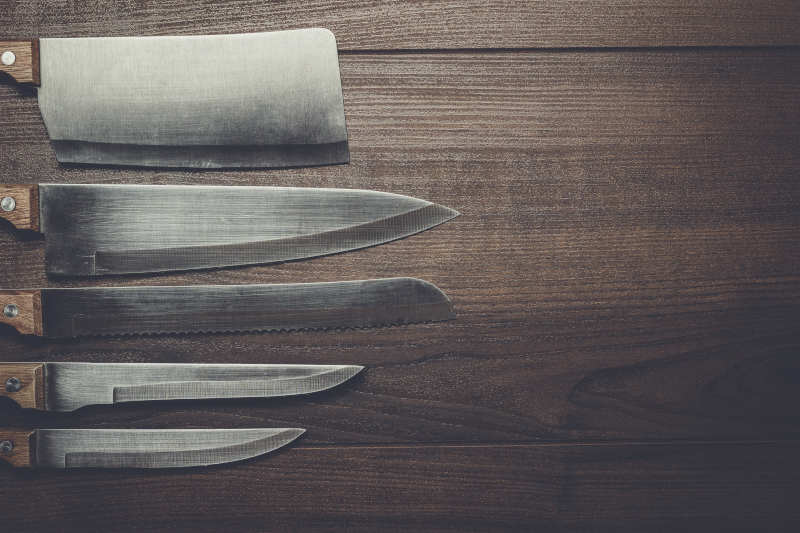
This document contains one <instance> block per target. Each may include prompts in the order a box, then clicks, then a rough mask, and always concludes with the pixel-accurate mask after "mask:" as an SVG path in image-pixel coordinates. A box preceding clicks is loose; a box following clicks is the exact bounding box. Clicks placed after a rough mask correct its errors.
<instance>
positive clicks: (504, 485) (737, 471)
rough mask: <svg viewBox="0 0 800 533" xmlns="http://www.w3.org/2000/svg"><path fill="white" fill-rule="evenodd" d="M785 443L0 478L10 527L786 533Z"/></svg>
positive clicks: (789, 513) (300, 456)
mask: <svg viewBox="0 0 800 533" xmlns="http://www.w3.org/2000/svg"><path fill="white" fill-rule="evenodd" d="M796 449H797V443H796V442H783V443H761V444H747V443H728V444H724V443H713V444H691V443H690V444H655V445H653V444H651V445H636V444H607V445H575V446H568V445H539V446H535V445H534V446H531V445H520V446H489V447H486V446H467V447H463V446H423V447H411V448H408V447H386V446H381V447H352V448H327V447H324V448H309V447H294V448H290V449H288V450H284V451H283V452H278V453H277V454H275V455H272V456H269V457H261V458H257V459H254V460H251V461H248V462H245V463H240V464H235V465H226V466H220V467H216V468H213V469H210V470H209V469H190V470H174V471H139V472H132V471H117V472H114V471H102V470H94V471H83V472H78V471H49V472H47V471H38V472H37V471H11V469H0V477H2V479H3V483H0V499H1V500H2V501H3V502H4V505H5V508H7V509H13V510H14V512H13V513H5V515H4V518H3V520H4V525H5V527H7V528H9V530H11V531H20V532H22V531H43V530H48V529H58V530H59V531H64V530H70V531H71V530H86V529H87V528H90V529H92V530H98V531H99V530H104V531H111V530H113V531H141V530H155V529H158V530H165V529H169V530H171V531H173V530H180V531H184V530H193V531H218V530H219V527H220V525H221V524H224V525H225V527H226V528H227V529H230V530H233V531H376V530H378V529H382V530H392V531H409V530H413V531H523V530H531V529H534V528H535V529H536V530H537V531H542V530H543V531H564V530H579V531H585V530H592V531H669V530H673V531H674V530H680V531H707V530H709V529H711V530H715V531H747V530H751V531H752V530H762V529H764V530H769V531H796V528H797V526H798V525H800V511H798V507H797V505H794V496H795V495H796V487H797V484H798V482H800V476H799V475H798V472H800V462H798V458H797V457H798V456H797V453H796Z"/></svg>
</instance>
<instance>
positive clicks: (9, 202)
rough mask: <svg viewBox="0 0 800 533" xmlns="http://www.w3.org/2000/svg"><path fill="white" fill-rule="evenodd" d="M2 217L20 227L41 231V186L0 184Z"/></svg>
mask: <svg viewBox="0 0 800 533" xmlns="http://www.w3.org/2000/svg"><path fill="white" fill-rule="evenodd" d="M0 218H4V219H6V220H8V221H9V222H11V223H12V224H14V226H16V227H17V228H19V229H29V230H33V231H39V186H38V185H0Z"/></svg>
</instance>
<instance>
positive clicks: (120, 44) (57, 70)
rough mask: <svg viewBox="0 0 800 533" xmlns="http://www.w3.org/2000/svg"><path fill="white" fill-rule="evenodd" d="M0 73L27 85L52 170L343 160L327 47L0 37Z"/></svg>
mask: <svg viewBox="0 0 800 533" xmlns="http://www.w3.org/2000/svg"><path fill="white" fill-rule="evenodd" d="M0 72H5V73H7V74H9V75H11V76H12V77H13V78H15V79H16V81H17V82H19V83H24V84H30V85H34V86H36V87H37V90H38V97H39V108H40V110H41V112H42V117H43V118H44V123H45V126H46V127H47V132H48V134H49V135H50V139H51V141H52V144H53V148H54V149H55V152H56V157H57V158H58V160H59V161H61V162H62V163H89V164H99V165H136V166H144V167H153V166H157V167H189V168H219V167H295V166H310V165H326V164H336V163H346V162H348V161H349V158H350V152H349V149H348V145H347V130H346V127H345V117H344V105H343V100H342V85H341V80H340V76H339V59H338V54H337V49H336V39H335V38H334V36H333V34H332V33H331V32H330V31H328V30H326V29H322V28H310V29H301V30H290V31H279V32H269V33H248V34H237V35H203V36H164V37H99V38H98V37H94V38H69V39H33V40H27V41H0Z"/></svg>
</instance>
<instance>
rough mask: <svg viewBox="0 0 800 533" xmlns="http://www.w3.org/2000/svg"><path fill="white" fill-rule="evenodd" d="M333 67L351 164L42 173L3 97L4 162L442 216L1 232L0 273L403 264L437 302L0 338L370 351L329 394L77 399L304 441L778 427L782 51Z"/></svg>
mask: <svg viewBox="0 0 800 533" xmlns="http://www.w3.org/2000/svg"><path fill="white" fill-rule="evenodd" d="M342 71H343V83H344V86H345V92H344V93H345V98H346V101H345V105H346V110H347V114H348V116H347V119H348V127H349V130H350V138H351V143H352V150H353V152H352V156H353V162H352V163H351V164H350V165H348V166H341V167H328V168H315V169H294V170H286V171H277V172H269V173H265V172H260V171H253V172H236V173H225V172H216V171H212V172H177V171H163V170H151V171H150V170H148V171H141V170H134V169H111V168H100V169H98V168H69V167H63V168H59V167H58V166H57V164H56V163H55V161H54V158H52V153H51V151H50V147H49V146H48V145H47V143H46V141H45V139H46V134H45V132H44V131H43V129H42V130H41V131H40V132H39V133H37V134H36V135H37V136H36V137H34V138H30V137H29V138H28V139H25V137H26V135H29V132H30V131H31V130H33V129H35V128H38V127H40V125H39V123H38V121H39V120H40V119H39V118H38V116H36V115H35V112H36V110H35V104H34V103H32V102H29V101H28V100H27V99H26V98H24V97H17V98H12V101H13V102H14V103H15V104H14V105H18V106H20V107H19V109H23V108H24V109H27V106H29V105H30V106H31V108H32V111H31V113H29V114H26V113H18V114H17V115H18V116H25V117H29V118H30V120H29V119H28V118H26V119H25V120H21V121H19V122H17V123H16V125H15V124H14V123H11V122H8V123H6V124H4V125H7V129H2V128H0V132H6V133H5V135H7V137H4V138H3V140H2V141H1V142H0V154H1V156H0V176H2V177H3V178H6V179H9V180H16V181H18V180H19V179H20V178H21V177H26V176H33V175H37V176H40V177H41V178H42V180H43V181H53V182H72V183H77V182H112V183H208V184H230V185H244V184H253V185H257V184H263V185H299V186H321V187H356V188H368V189H369V188H373V189H378V190H385V191H389V192H396V193H401V194H410V195H412V196H416V197H419V198H424V199H427V200H431V201H434V202H437V203H440V204H443V205H447V206H450V207H453V208H455V209H458V210H459V211H460V212H461V213H462V216H461V217H459V218H458V219H456V220H454V221H452V222H449V223H447V224H444V225H442V226H440V227H438V228H435V229H433V230H431V231H428V232H425V233H422V234H420V235H415V236H413V237H411V238H408V239H404V240H401V241H398V242H394V243H390V244H387V245H384V246H379V247H375V248H371V249H368V250H362V251H357V252H350V253H345V254H340V255H337V256H332V257H326V258H317V259H313V260H308V261H298V262H293V263H287V264H283V265H276V266H263V267H248V268H237V269H225V270H217V271H209V272H196V273H191V274H172V275H161V276H129V277H122V278H119V277H118V278H110V279H98V280H76V279H68V280H63V279H62V280H60V279H52V280H48V279H47V278H46V276H45V275H44V246H43V243H42V241H40V240H23V239H20V237H19V235H16V234H12V233H5V232H0V250H2V253H0V285H2V286H77V285H80V286H94V285H121V284H125V285H127V284H138V285H149V284H165V285H166V284H200V283H264V282H295V281H335V280H340V279H360V278H371V277H383V276H395V275H409V276H416V277H421V278H424V279H427V280H430V281H432V282H434V283H436V284H437V285H438V286H439V287H441V288H442V289H443V290H444V291H445V292H446V293H447V294H448V295H449V296H450V297H451V298H452V299H453V301H454V304H455V307H456V310H457V312H458V319H457V320H456V321H454V322H450V323H445V324H435V325H421V326H409V327H404V328H390V329H384V330H372V331H347V332H322V333H297V334H288V335H221V336H213V337H205V336H185V337H161V338H152V337H144V338H123V339H83V340H80V341H61V342H57V343H44V342H38V341H36V340H34V339H25V338H21V337H19V336H14V335H11V334H9V335H4V336H2V337H0V354H8V355H7V356H6V358H7V359H6V360H18V357H19V354H25V359H24V360H29V361H44V360H64V361H82V360H84V361H125V362H135V361H141V362H147V361H152V362H171V361H174V362H197V363H201V362H230V363H237V362H238V363H291V362H296V363H309V364H313V363H329V364H350V363H352V364H366V365H367V366H368V369H367V371H366V372H365V373H364V376H363V378H359V380H358V381H356V382H353V383H350V384H346V385H344V386H343V387H342V388H340V389H338V390H337V391H335V392H334V393H331V395H329V396H328V395H323V396H313V397H309V398H305V399H297V400H286V401H277V402H265V401H243V402H233V403H230V402H223V403H217V402H201V403H200V404H195V403H176V404H173V403H170V404H166V405H165V404H160V405H159V406H158V408H154V407H153V406H148V405H138V406H124V407H118V408H114V409H112V408H108V407H92V408H88V409H86V410H82V411H80V412H78V413H75V415H74V416H75V417H76V418H75V420H79V421H80V422H81V424H82V425H85V426H86V427H100V426H103V425H108V424H112V425H113V424H119V425H128V426H135V427H142V428H146V427H150V426H156V427H170V426H172V427H183V426H186V425H192V424H194V423H196V422H197V420H198V419H202V420H208V421H213V422H214V423H215V424H217V425H219V426H220V427H225V426H227V425H234V426H237V427H246V426H253V427H255V426H259V425H275V424H290V425H291V424H301V425H302V427H308V428H309V429H310V431H309V433H308V435H307V437H306V441H307V442H312V443H319V442H324V443H359V442H396V443H414V442H442V441H447V442H486V441H491V442H496V441H513V442H527V441H531V440H537V439H578V440H580V439H587V438H588V439H620V438H624V439H643V438H654V439H685V438H700V439H702V438H737V439H743V438H764V437H765V436H769V437H772V438H787V437H792V438H794V437H797V436H798V433H799V431H798V427H797V424H796V413H795V412H794V408H793V405H795V404H796V402H797V399H798V396H797V394H798V393H797V390H798V389H797V387H796V386H795V383H794V381H793V380H792V379H791V378H788V377H787V376H791V375H793V372H795V369H796V368H797V363H796V361H795V357H794V356H793V354H794V353H795V351H796V349H797V347H798V344H799V343H800V340H799V339H798V337H797V335H796V331H795V330H796V320H795V318H794V317H795V316H796V314H797V312H798V301H799V300H798V295H800V276H799V275H798V274H799V272H798V269H797V265H798V259H800V245H798V241H797V239H796V235H797V228H798V222H799V221H800V218H799V217H800V215H798V213H799V211H798V209H797V199H798V197H800V182H798V180H797V179H796V176H797V169H798V168H800V149H799V148H800V138H799V137H798V133H797V128H796V124H797V123H798V121H800V110H798V108H797V106H796V105H795V103H796V101H797V98H798V96H799V95H800V94H799V93H800V55H799V54H798V52H797V51H794V50H777V51H776V50H713V51H691V52H690V51H642V52H634V51H628V52H624V53H619V52H585V53H577V52H573V53H532V52H517V53H497V54H491V56H489V57H483V56H480V57H478V56H476V55H475V54H442V55H435V54H432V55H414V54H399V55H384V54H364V55H359V56H347V57H346V58H343V62H342ZM6 94H8V95H11V93H10V92H9V93H6ZM710 95H713V97H711V96H710ZM0 135H3V134H2V133H0ZM15 139H16V140H15ZM754 398H758V401H754ZM199 413H202V415H200V414H199ZM198 417H200V418H198ZM13 420H14V423H17V424H21V423H23V422H24V420H23V419H20V418H14V419H13ZM44 420H46V421H47V424H52V425H61V427H63V424H64V423H65V422H64V421H63V419H62V418H60V417H55V416H54V417H49V416H48V417H46V418H45V419H44Z"/></svg>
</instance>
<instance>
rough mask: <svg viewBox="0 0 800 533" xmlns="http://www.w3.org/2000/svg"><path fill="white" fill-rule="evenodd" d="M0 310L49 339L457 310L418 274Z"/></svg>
mask: <svg viewBox="0 0 800 533" xmlns="http://www.w3.org/2000/svg"><path fill="white" fill-rule="evenodd" d="M0 309H2V315H0V324H8V325H10V326H12V327H13V328H15V329H17V330H18V331H19V332H20V333H23V334H33V335H40V336H44V337H50V338H59V337H77V336H84V335H129V334H159V333H203V332H233V331H241V332H244V331H281V330H298V329H330V328H365V327H376V326H384V325H399V324H410V323H414V322H434V321H440V320H448V319H450V318H453V316H454V315H453V310H452V307H451V304H450V300H449V299H448V298H447V296H445V295H444V294H443V293H442V291H440V290H439V289H438V288H437V287H436V286H434V285H432V284H430V283H428V282H425V281H422V280H419V279H414V278H387V279H373V280H363V281H340V282H330V283H287V284H274V285H193V286H179V287H168V286H163V287H135V286H130V287H92V288H76V289H33V290H21V291H9V290H3V291H0Z"/></svg>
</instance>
